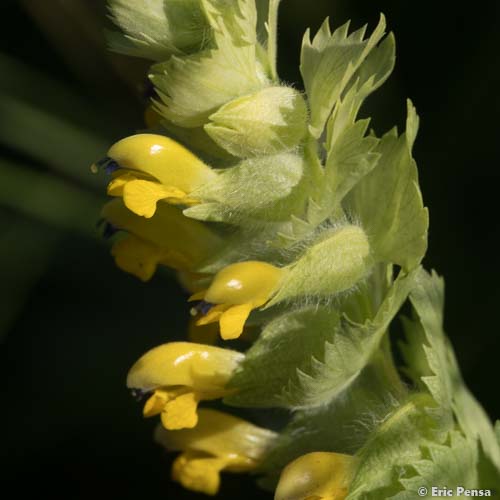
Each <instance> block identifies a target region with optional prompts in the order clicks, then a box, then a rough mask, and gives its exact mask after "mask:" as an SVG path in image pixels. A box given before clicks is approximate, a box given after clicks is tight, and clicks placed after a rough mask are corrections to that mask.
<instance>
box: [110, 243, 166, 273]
mask: <svg viewBox="0 0 500 500" xmlns="http://www.w3.org/2000/svg"><path fill="white" fill-rule="evenodd" d="M111 255H112V256H113V257H114V258H115V263H116V265H117V266H118V267H119V268H120V269H121V270H122V271H125V272H127V273H130V274H133V275H134V276H137V277H138V278H139V279H140V280H142V281H148V280H150V279H151V277H152V276H153V274H154V273H155V271H156V268H157V267H158V263H159V262H160V260H161V250H160V249H159V248H158V247H157V246H156V245H154V244H152V243H148V242H147V241H144V240H142V239H141V238H137V237H135V236H133V235H129V236H127V237H125V238H123V239H121V240H118V241H117V242H116V243H114V244H113V246H112V248H111Z"/></svg>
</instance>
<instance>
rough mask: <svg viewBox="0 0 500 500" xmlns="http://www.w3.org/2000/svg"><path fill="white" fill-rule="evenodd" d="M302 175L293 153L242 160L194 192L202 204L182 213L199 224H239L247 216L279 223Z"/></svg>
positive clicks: (292, 200)
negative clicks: (208, 222) (196, 220)
mask: <svg viewBox="0 0 500 500" xmlns="http://www.w3.org/2000/svg"><path fill="white" fill-rule="evenodd" d="M302 171H303V161H302V158H301V157H300V156H298V155H295V154H292V153H281V154H277V155H268V156H260V157H257V158H250V159H247V160H243V161H242V162H240V163H239V164H238V165H236V166H235V167H232V168H228V169H226V170H223V171H221V172H220V173H219V176H218V178H217V179H216V180H215V181H214V182H211V183H209V184H207V185H205V186H203V187H202V188H200V190H198V191H196V192H195V193H194V195H195V196H197V197H199V198H200V199H201V200H203V201H204V203H203V204H200V205H195V206H193V207H191V208H189V209H187V210H185V211H184V213H185V214H186V215H188V216H189V217H194V218H197V219H201V220H214V219H216V220H221V221H227V222H238V220H241V218H242V217H243V216H244V215H247V216H248V215H249V214H250V215H252V216H253V217H255V218H257V219H258V218H259V217H264V218H265V219H266V220H268V221H269V220H270V219H272V218H273V217H276V218H278V219H279V217H280V216H282V214H283V213H285V214H286V213H287V210H286V205H287V203H293V202H295V201H297V200H296V198H295V196H294V194H295V193H294V191H295V189H296V187H297V185H298V184H299V182H300V180H301V178H302ZM299 201H300V200H299ZM279 202H281V203H282V205H283V206H280V205H279Z"/></svg>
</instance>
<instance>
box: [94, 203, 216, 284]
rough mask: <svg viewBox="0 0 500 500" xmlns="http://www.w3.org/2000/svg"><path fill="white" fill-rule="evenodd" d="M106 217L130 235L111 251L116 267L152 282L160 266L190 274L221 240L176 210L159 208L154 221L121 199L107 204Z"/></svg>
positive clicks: (103, 213)
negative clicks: (134, 212) (135, 212)
mask: <svg viewBox="0 0 500 500" xmlns="http://www.w3.org/2000/svg"><path fill="white" fill-rule="evenodd" d="M102 217H103V218H104V219H105V220H106V221H107V222H108V224H111V225H112V226H113V227H114V228H115V229H118V230H123V231H126V232H127V233H128V235H127V236H126V237H125V238H123V239H120V240H118V241H117V242H116V243H115V244H114V245H113V247H112V249H111V254H112V255H113V257H114V258H115V262H116V265H117V266H118V267H119V268H120V269H122V270H124V271H126V272H128V273H130V274H133V275H135V276H137V277H138V278H140V279H141V280H142V281H148V280H149V279H150V278H151V277H152V276H153V274H154V273H155V271H156V268H157V266H158V265H159V264H163V265H165V266H168V267H171V268H173V269H177V270H182V271H190V270H193V269H195V268H196V266H197V265H198V264H200V263H201V262H202V261H203V260H204V259H206V258H207V257H208V256H210V255H212V254H213V253H214V252H215V251H216V249H217V248H218V247H219V246H220V244H221V241H220V238H219V237H218V236H217V235H216V234H214V233H213V232H212V231H210V229H208V228H207V227H206V226H205V225H204V224H202V223H200V222H198V221H195V220H193V219H189V218H188V217H184V215H182V212H181V211H180V210H178V209H177V208H176V207H172V206H170V205H167V204H161V205H159V206H158V209H157V210H156V213H155V215H154V216H153V217H152V218H151V219H144V217H140V216H138V215H135V214H133V213H132V212H131V211H130V210H128V209H127V207H126V206H125V205H124V203H123V201H122V200H121V199H117V200H113V201H111V202H109V203H107V204H106V205H105V206H104V208H103V210H102Z"/></svg>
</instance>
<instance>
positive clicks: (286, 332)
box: [228, 275, 413, 408]
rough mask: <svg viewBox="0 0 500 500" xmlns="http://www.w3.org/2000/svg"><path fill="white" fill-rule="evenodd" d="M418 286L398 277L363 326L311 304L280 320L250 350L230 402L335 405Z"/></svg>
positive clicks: (352, 299) (355, 298)
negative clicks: (337, 398) (412, 289)
mask: <svg viewBox="0 0 500 500" xmlns="http://www.w3.org/2000/svg"><path fill="white" fill-rule="evenodd" d="M412 285H413V275H411V276H406V277H400V278H398V280H396V282H395V283H394V285H393V286H392V287H391V288H390V289H389V291H388V293H387V295H386V297H385V298H384V300H383V302H382V304H381V305H380V308H379V309H378V310H377V311H376V312H375V314H374V315H373V316H372V317H368V318H367V319H366V321H365V322H364V323H363V324H360V323H356V322H355V321H353V319H351V318H349V317H348V316H347V315H345V314H344V315H343V314H342V312H341V311H342V309H341V310H340V311H339V310H337V309H334V308H331V307H320V308H317V307H309V308H304V309H301V310H298V311H295V312H289V313H287V314H285V315H283V316H281V317H278V318H276V319H275V320H274V321H272V322H271V323H269V324H268V325H267V326H266V328H265V329H264V330H263V332H262V333H261V335H260V337H259V340H258V341H257V342H255V344H254V345H253V346H252V347H251V348H250V350H249V351H248V352H247V355H246V357H245V361H244V362H243V364H242V366H241V368H240V369H239V370H238V371H237V372H236V374H235V375H234V377H233V379H232V380H231V386H232V387H235V388H237V389H238V393H237V394H235V395H234V396H231V397H229V398H228V401H229V402H231V403H232V404H238V405H242V406H257V407H266V406H284V407H289V408H303V407H308V408H310V407H315V406H320V405H324V404H327V403H329V402H330V401H332V399H333V398H334V397H335V396H336V395H338V394H339V393H340V392H341V391H342V390H344V389H345V388H346V386H347V385H349V384H350V383H352V382H353V380H355V379H356V377H357V376H358V375H359V373H360V372H361V371H362V370H363V369H364V368H365V366H366V365H367V364H368V363H369V361H370V359H371V358H372V356H373V355H374V353H375V351H376V350H377V348H378V346H379V344H380V341H381V339H382V336H383V335H384V333H385V331H386V329H387V327H388V325H389V323H390V321H391V320H392V318H393V317H394V315H395V314H396V313H397V311H398V310H399V308H400V306H401V304H402V303H403V302H404V300H405V299H406V297H407V295H408V292H409V291H410V289H411V287H412ZM373 292H374V291H373V290H372V291H370V289H368V291H366V290H363V291H362V292H360V293H359V294H355V295H353V296H352V297H350V298H349V299H348V301H349V302H351V303H352V305H351V304H348V305H347V306H345V307H344V310H346V309H347V310H348V309H349V307H352V306H354V304H356V303H358V302H359V301H360V300H363V299H362V298H361V297H362V296H363V294H367V293H368V294H370V293H373ZM365 317H366V316H365Z"/></svg>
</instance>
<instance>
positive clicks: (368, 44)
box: [300, 16, 385, 138]
mask: <svg viewBox="0 0 500 500" xmlns="http://www.w3.org/2000/svg"><path fill="white" fill-rule="evenodd" d="M348 29H349V23H347V24H345V25H343V26H341V27H340V28H338V29H337V30H336V31H335V32H334V33H333V34H332V33H331V31H330V27H329V21H328V19H326V20H325V22H324V23H323V25H322V26H321V28H320V29H319V31H318V33H317V34H316V36H315V37H314V38H313V40H312V41H311V38H310V32H309V30H308V31H306V33H305V35H304V39H303V42H302V52H301V64H300V71H301V73H302V78H303V80H304V85H305V89H306V93H307V96H308V98H309V106H310V111H311V122H310V127H309V129H310V132H311V134H312V135H313V137H315V138H318V137H320V136H321V133H322V131H323V128H324V126H325V123H326V120H327V119H328V116H329V115H330V113H331V111H332V109H333V107H334V106H335V104H336V102H337V101H338V99H339V98H340V97H341V95H342V92H343V91H344V90H345V89H346V86H347V85H348V83H349V81H350V80H351V78H352V77H353V75H354V74H355V73H356V71H357V70H358V68H359V67H360V65H361V64H362V62H363V61H364V60H365V59H366V57H367V56H368V54H369V53H370V51H371V50H372V49H373V48H374V47H375V46H376V45H377V44H378V42H379V41H380V40H381V39H382V37H383V35H384V32H385V18H384V17H383V16H381V17H380V21H379V23H378V25H377V27H376V28H375V30H374V31H373V33H372V35H371V36H370V37H369V38H368V39H366V40H364V39H363V38H364V35H365V31H366V26H365V27H363V28H361V29H360V30H358V31H355V32H354V33H351V34H350V35H348Z"/></svg>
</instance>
